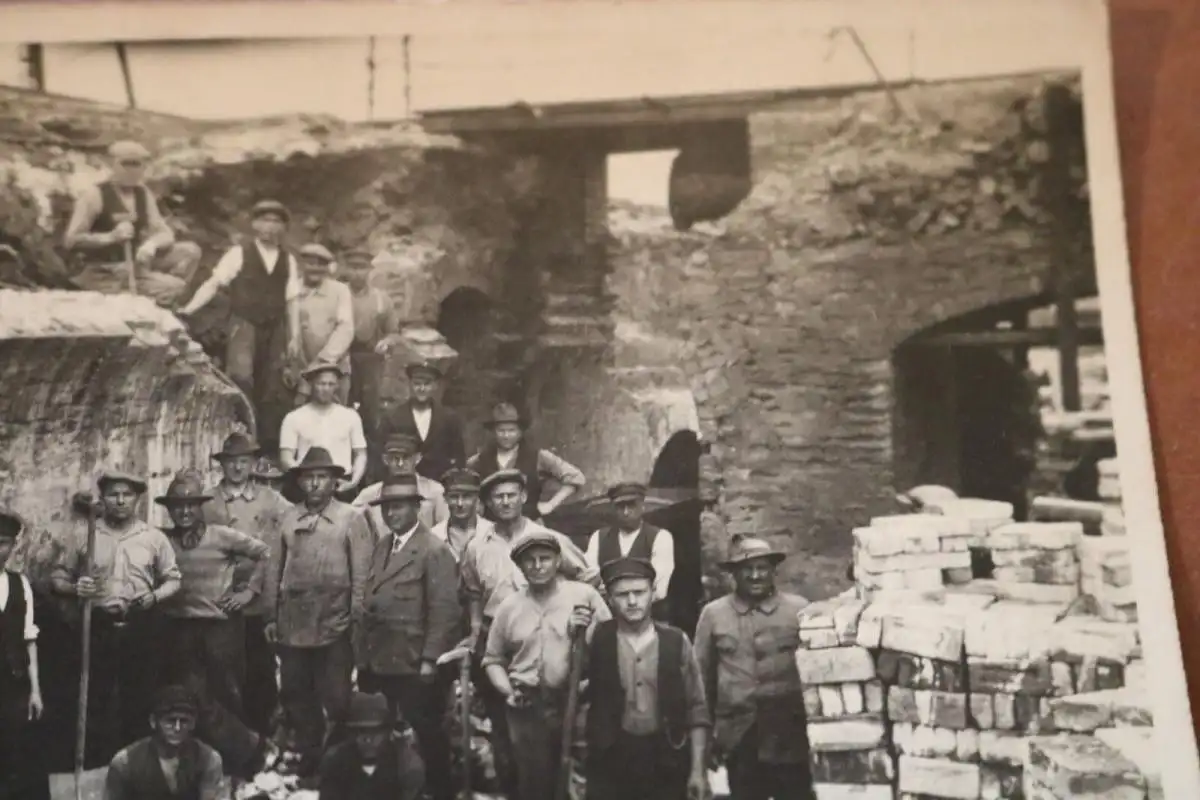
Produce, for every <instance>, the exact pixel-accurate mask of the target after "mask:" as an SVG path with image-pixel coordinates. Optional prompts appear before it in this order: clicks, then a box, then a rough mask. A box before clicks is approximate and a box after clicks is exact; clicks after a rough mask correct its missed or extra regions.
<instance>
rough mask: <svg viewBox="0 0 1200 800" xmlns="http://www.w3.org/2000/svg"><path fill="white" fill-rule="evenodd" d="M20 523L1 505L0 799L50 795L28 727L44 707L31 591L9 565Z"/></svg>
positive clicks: (46, 799)
mask: <svg viewBox="0 0 1200 800" xmlns="http://www.w3.org/2000/svg"><path fill="white" fill-rule="evenodd" d="M25 527H26V526H25V520H24V519H22V518H21V516H20V515H19V514H17V513H16V512H15V511H10V510H8V509H0V798H4V800H9V798H11V800H18V798H19V799H20V800H49V797H50V784H49V778H48V777H47V772H46V768H45V765H44V764H43V762H42V754H41V753H40V752H39V749H40V748H39V747H38V744H39V742H38V737H37V736H36V735H35V734H34V731H33V723H36V722H37V721H38V720H39V719H40V718H41V716H42V711H43V705H42V682H41V678H40V677H39V672H38V651H37V637H38V629H37V625H36V624H35V623H34V617H33V590H32V589H31V588H30V586H29V579H28V578H26V577H25V576H24V575H21V574H20V573H18V572H15V571H14V570H13V569H12V567H11V566H10V565H9V557H10V556H11V555H12V552H13V548H14V547H16V544H17V540H18V539H19V538H20V537H21V534H22V533H24V531H25Z"/></svg>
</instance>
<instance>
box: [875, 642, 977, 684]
mask: <svg viewBox="0 0 1200 800" xmlns="http://www.w3.org/2000/svg"><path fill="white" fill-rule="evenodd" d="M875 664H876V669H877V671H878V674H879V679H880V680H881V681H883V682H884V683H886V684H889V685H895V686H903V687H904V688H906V689H933V690H936V691H941V692H965V691H966V690H967V682H966V673H965V670H964V669H963V666H962V664H961V663H960V662H950V661H941V660H938V659H933V658H924V657H922V656H914V655H911V654H909V653H897V652H896V651H894V650H880V651H879V655H878V657H877V658H876V661H875Z"/></svg>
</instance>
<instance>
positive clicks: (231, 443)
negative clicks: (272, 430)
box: [212, 431, 262, 461]
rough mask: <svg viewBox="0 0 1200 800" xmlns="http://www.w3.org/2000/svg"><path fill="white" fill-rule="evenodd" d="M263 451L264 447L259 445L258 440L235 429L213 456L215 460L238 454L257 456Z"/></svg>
mask: <svg viewBox="0 0 1200 800" xmlns="http://www.w3.org/2000/svg"><path fill="white" fill-rule="evenodd" d="M261 451H262V448H260V447H259V446H258V442H256V441H254V440H253V439H251V438H250V437H249V436H247V435H246V434H244V433H241V432H238V431H235V432H234V433H231V434H229V435H228V436H226V437H225V441H224V442H223V443H222V444H221V449H220V450H219V451H218V452H216V453H213V456H212V457H213V460H214V461H221V460H222V459H226V458H234V457H236V456H257V455H258V454H259V453H260V452H261Z"/></svg>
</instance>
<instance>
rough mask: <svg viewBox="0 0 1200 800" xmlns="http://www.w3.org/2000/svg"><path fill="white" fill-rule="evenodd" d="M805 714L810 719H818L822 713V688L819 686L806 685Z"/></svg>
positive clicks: (804, 694) (804, 693)
mask: <svg viewBox="0 0 1200 800" xmlns="http://www.w3.org/2000/svg"><path fill="white" fill-rule="evenodd" d="M803 696H804V715H805V716H806V717H807V718H808V719H818V718H819V717H821V716H822V713H821V689H820V687H818V686H805V687H804V692H803Z"/></svg>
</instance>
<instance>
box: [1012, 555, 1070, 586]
mask: <svg viewBox="0 0 1200 800" xmlns="http://www.w3.org/2000/svg"><path fill="white" fill-rule="evenodd" d="M997 552H1003V551H997ZM1049 552H1057V551H1049ZM992 580H994V581H996V582H997V583H999V584H1006V583H1040V584H1047V585H1051V586H1064V585H1068V584H1069V585H1071V586H1072V587H1074V585H1075V584H1076V583H1078V582H1079V564H1078V562H1074V561H1072V562H1071V563H1069V564H1062V565H1059V566H1055V567H1018V566H1004V567H996V568H995V569H994V570H993V571H992Z"/></svg>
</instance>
